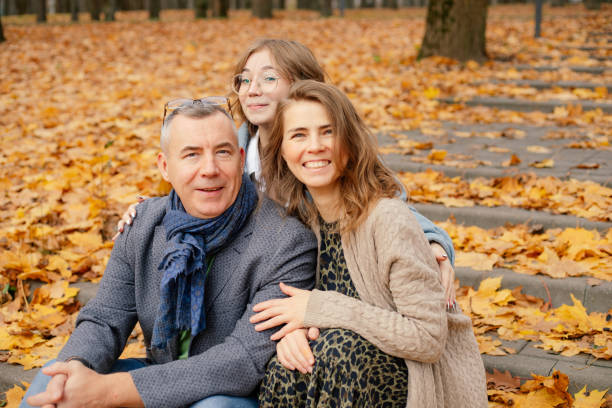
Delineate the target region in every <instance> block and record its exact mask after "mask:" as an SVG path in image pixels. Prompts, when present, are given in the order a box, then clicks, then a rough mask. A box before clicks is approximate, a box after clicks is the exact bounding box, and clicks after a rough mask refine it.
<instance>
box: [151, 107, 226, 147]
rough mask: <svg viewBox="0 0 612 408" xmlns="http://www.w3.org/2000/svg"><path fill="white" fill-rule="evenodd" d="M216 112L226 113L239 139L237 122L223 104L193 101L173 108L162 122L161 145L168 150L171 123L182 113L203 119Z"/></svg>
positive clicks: (189, 116) (182, 114)
mask: <svg viewBox="0 0 612 408" xmlns="http://www.w3.org/2000/svg"><path fill="white" fill-rule="evenodd" d="M216 112H221V113H222V114H223V115H225V116H226V117H227V118H228V119H229V121H230V123H231V124H232V129H233V131H234V135H235V136H236V140H238V129H236V124H235V123H234V119H232V117H231V116H230V114H229V113H227V111H226V110H225V109H224V108H223V107H222V106H221V105H216V104H213V103H197V102H194V103H191V104H185V105H182V106H179V107H178V108H176V109H173V110H172V111H171V112H170V113H169V114H168V115H166V118H165V119H164V123H162V128H161V137H160V145H161V149H162V151H163V152H165V153H167V152H168V143H169V141H170V124H171V123H172V120H173V119H174V118H175V117H177V116H179V115H181V116H187V117H188V118H193V119H203V118H206V117H209V116H212V115H213V114H214V113H216Z"/></svg>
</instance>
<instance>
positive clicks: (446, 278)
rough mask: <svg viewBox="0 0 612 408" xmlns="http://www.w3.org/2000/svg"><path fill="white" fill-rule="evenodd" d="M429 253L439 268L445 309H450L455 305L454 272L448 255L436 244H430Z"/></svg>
mask: <svg viewBox="0 0 612 408" xmlns="http://www.w3.org/2000/svg"><path fill="white" fill-rule="evenodd" d="M430 246H431V251H432V252H433V253H434V255H435V257H436V261H438V266H439V267H440V281H441V282H442V287H443V288H444V295H445V297H446V308H447V309H451V308H452V307H453V306H454V305H455V301H456V300H455V270H454V269H453V265H451V263H450V260H449V259H448V255H446V251H444V248H443V247H442V245H440V244H438V243H437V242H431V243H430Z"/></svg>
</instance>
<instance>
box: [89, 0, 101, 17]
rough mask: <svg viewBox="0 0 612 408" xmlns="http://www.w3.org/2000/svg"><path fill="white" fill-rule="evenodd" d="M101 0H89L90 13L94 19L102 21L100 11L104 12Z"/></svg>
mask: <svg viewBox="0 0 612 408" xmlns="http://www.w3.org/2000/svg"><path fill="white" fill-rule="evenodd" d="M100 3H101V0H90V1H89V7H90V9H89V15H90V16H91V19H92V20H93V21H100V13H101V12H102V4H100Z"/></svg>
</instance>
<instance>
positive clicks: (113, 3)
mask: <svg viewBox="0 0 612 408" xmlns="http://www.w3.org/2000/svg"><path fill="white" fill-rule="evenodd" d="M115 11H117V0H108V3H107V4H106V6H105V8H104V20H106V21H115Z"/></svg>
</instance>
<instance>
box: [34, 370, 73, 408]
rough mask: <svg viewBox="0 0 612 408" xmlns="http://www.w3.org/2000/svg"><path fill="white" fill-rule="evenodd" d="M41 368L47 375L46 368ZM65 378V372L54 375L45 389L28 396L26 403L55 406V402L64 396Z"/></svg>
mask: <svg viewBox="0 0 612 408" xmlns="http://www.w3.org/2000/svg"><path fill="white" fill-rule="evenodd" d="M55 364H59V363H55ZM55 364H52V365H51V366H49V367H53V366H54V365H55ZM42 370H43V373H45V374H46V375H49V374H47V372H46V368H43V369H42ZM67 379H68V376H66V375H65V374H57V375H54V376H53V377H52V378H51V381H49V384H47V389H46V390H45V391H43V392H41V393H39V394H36V395H32V396H31V397H28V399H27V403H28V404H30V405H32V406H35V407H42V408H55V404H57V403H58V402H60V401H61V400H62V397H63V396H64V386H65V384H66V380H67Z"/></svg>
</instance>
